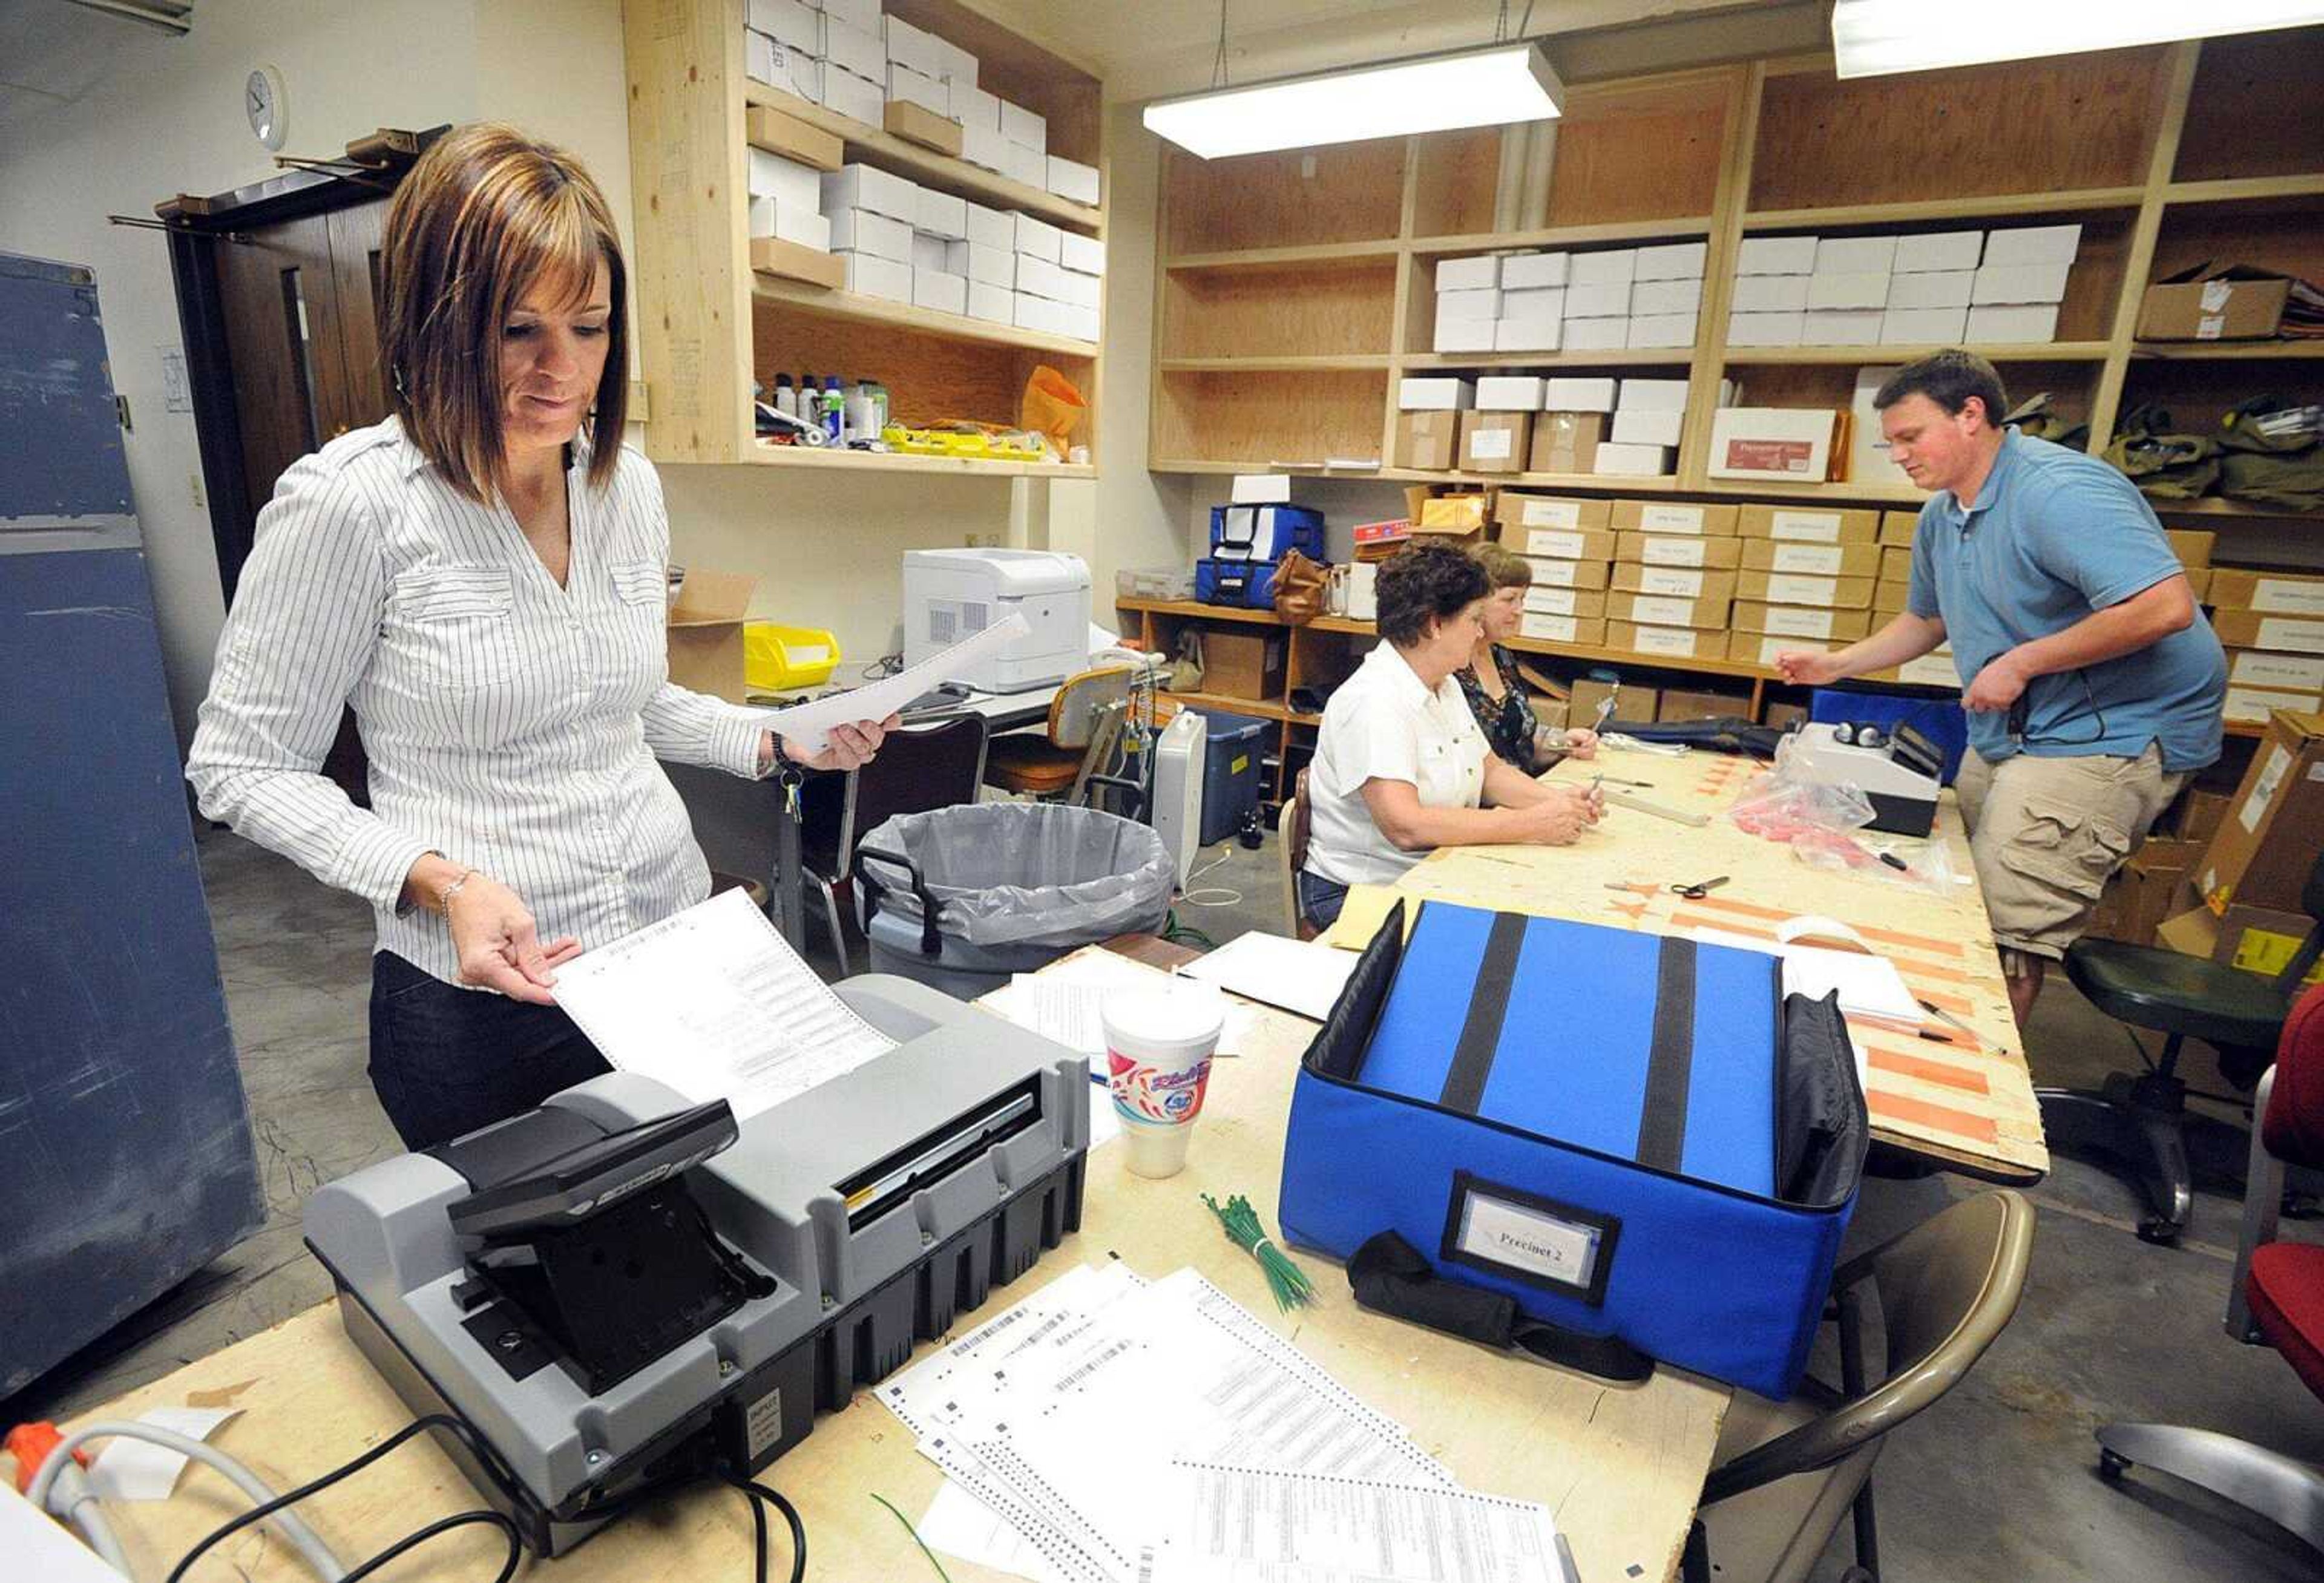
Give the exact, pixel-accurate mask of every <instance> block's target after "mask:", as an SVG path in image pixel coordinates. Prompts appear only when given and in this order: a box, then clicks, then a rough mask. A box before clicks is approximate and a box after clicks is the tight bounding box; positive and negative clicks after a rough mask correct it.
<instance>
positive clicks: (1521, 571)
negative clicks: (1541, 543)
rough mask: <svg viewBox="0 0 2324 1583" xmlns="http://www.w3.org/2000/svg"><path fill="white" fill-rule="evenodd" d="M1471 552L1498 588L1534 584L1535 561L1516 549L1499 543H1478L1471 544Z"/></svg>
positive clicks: (1530, 585) (1521, 586)
mask: <svg viewBox="0 0 2324 1583" xmlns="http://www.w3.org/2000/svg"><path fill="white" fill-rule="evenodd" d="M1469 553H1470V554H1471V555H1472V556H1474V557H1477V564H1478V565H1479V566H1482V567H1484V568H1485V575H1486V576H1488V577H1490V578H1491V579H1492V580H1493V586H1494V587H1495V588H1496V589H1501V588H1530V587H1532V586H1533V563H1532V562H1531V561H1528V560H1527V559H1526V558H1525V557H1523V556H1521V555H1519V554H1517V552H1516V551H1515V550H1513V549H1509V548H1506V547H1505V546H1502V545H1499V544H1478V545H1472V546H1471V547H1470V549H1469Z"/></svg>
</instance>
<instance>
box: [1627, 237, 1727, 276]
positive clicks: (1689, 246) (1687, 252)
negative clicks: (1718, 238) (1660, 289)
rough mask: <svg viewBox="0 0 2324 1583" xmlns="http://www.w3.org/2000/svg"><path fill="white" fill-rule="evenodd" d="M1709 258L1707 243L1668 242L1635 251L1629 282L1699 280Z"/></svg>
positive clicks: (1708, 245)
mask: <svg viewBox="0 0 2324 1583" xmlns="http://www.w3.org/2000/svg"><path fill="white" fill-rule="evenodd" d="M1710 257H1711V244H1709V243H1708V242H1668V243H1664V244H1661V245H1659V246H1655V247H1641V248H1639V249H1638V250H1637V266H1636V267H1635V268H1634V269H1633V271H1632V272H1631V275H1630V279H1631V280H1633V281H1700V280H1701V279H1702V268H1703V265H1704V263H1705V262H1708V261H1709V259H1710Z"/></svg>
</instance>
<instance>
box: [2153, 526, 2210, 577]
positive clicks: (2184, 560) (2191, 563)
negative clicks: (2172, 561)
mask: <svg viewBox="0 0 2324 1583" xmlns="http://www.w3.org/2000/svg"><path fill="white" fill-rule="evenodd" d="M2163 538H2167V539H2169V540H2170V541H2171V553H2172V555H2175V556H2177V557H2179V564H2180V565H2181V566H2185V567H2187V568H2188V569H2189V570H2190V571H2191V570H2193V569H2194V568H2196V567H2198V566H2209V565H2210V564H2211V548H2212V547H2213V546H2214V545H2216V544H2218V541H2219V536H2218V534H2216V533H2205V532H2199V531H2198V530H2196V529H2191V528H2165V529H2163Z"/></svg>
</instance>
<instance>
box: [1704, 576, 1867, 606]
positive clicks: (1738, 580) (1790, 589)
mask: <svg viewBox="0 0 2324 1583" xmlns="http://www.w3.org/2000/svg"><path fill="white" fill-rule="evenodd" d="M1735 596H1736V597H1737V598H1738V599H1757V600H1762V601H1764V602H1766V603H1769V604H1821V605H1829V606H1831V608H1833V609H1835V610H1869V609H1871V608H1872V579H1871V578H1869V577H1808V576H1802V575H1799V574H1797V573H1794V572H1738V573H1737V574H1736V577H1735Z"/></svg>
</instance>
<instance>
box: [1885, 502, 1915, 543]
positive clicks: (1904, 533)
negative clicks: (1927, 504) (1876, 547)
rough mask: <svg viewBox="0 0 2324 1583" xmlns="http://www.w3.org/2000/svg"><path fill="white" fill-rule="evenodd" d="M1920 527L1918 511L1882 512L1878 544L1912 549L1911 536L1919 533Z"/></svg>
mask: <svg viewBox="0 0 2324 1583" xmlns="http://www.w3.org/2000/svg"><path fill="white" fill-rule="evenodd" d="M1920 526H1921V513H1920V512H1918V511H1883V512H1881V513H1880V542H1881V543H1883V544H1900V545H1902V546H1904V548H1906V549H1910V548H1913V535H1914V533H1915V532H1917V531H1919V529H1920Z"/></svg>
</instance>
